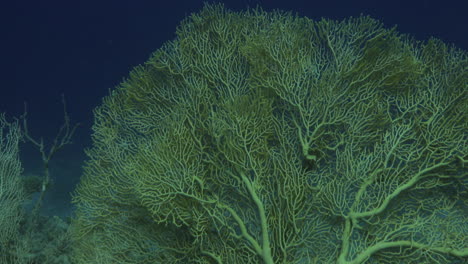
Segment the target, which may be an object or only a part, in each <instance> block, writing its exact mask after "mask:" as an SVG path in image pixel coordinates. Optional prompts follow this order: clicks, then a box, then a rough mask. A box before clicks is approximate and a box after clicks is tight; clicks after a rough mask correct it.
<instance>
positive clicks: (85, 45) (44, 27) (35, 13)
mask: <svg viewBox="0 0 468 264" xmlns="http://www.w3.org/2000/svg"><path fill="white" fill-rule="evenodd" d="M220 2H223V3H224V4H225V6H226V7H227V8H229V9H232V10H241V9H245V8H246V7H248V6H250V7H255V6H256V5H257V4H258V5H260V6H261V7H263V8H264V9H265V10H272V9H283V10H289V11H293V12H294V13H296V12H297V13H298V14H299V15H301V16H308V17H310V18H314V19H319V18H321V17H326V18H332V19H342V18H345V17H348V16H358V15H360V14H364V15H370V16H371V17H374V18H377V19H380V20H382V21H383V22H384V24H385V25H386V26H388V27H392V26H394V25H397V26H398V30H399V31H400V32H402V33H408V34H411V35H413V36H414V37H416V38H417V39H420V40H426V39H428V38H429V37H431V36H434V37H437V38H440V39H442V40H443V41H445V42H447V43H452V44H454V45H456V46H458V47H460V48H462V49H465V50H467V49H468V30H467V28H468V16H467V13H468V6H467V4H465V2H468V1H463V0H459V1H441V0H439V1H411V0H407V1H378V0H374V1H352V0H347V1H338V0H328V1H314V0H308V1H296V0H282V1H278V0H270V1H267V0H263V1H262V0H230V1H220ZM202 6H203V1H198V0H172V1H167V2H163V1H157V0H145V1H143V0H127V1H122V0H120V1H119V0H113V1H107V0H105V1H100V0H93V1H90V0H79V1H78V0H76V1H64V0H61V1H57V0H55V1H47V0H45V1H37V0H34V1H33V0H25V1H14V2H6V3H2V4H0V19H1V20H0V29H1V30H0V34H1V35H0V53H1V57H0V67H1V68H0V80H1V82H0V92H1V93H0V112H6V113H7V115H8V116H9V117H10V118H11V117H13V116H19V115H20V114H21V113H22V111H23V102H25V101H27V102H28V109H29V120H30V125H29V126H30V129H31V132H32V134H34V135H36V137H39V136H44V137H45V138H46V139H49V140H50V139H51V138H53V136H54V135H55V133H56V131H57V129H58V127H59V126H60V124H61V122H62V120H63V114H62V111H61V104H60V95H61V94H62V93H64V94H65V96H66V99H67V102H68V108H69V112H70V114H71V118H72V119H73V120H75V121H79V122H81V123H82V126H81V127H80V128H79V130H78V131H77V135H76V136H75V144H74V145H72V146H69V147H68V148H66V149H64V150H63V152H60V153H59V155H58V156H56V157H55V158H54V163H53V165H54V166H52V167H51V169H52V172H53V173H52V174H53V177H54V179H55V180H56V186H55V190H56V192H55V196H52V197H51V198H50V199H52V200H53V201H59V200H60V201H63V203H64V204H65V203H66V202H68V197H69V196H68V193H69V192H70V191H71V190H72V189H73V187H74V185H75V183H76V182H77V180H78V177H79V175H80V173H81V172H80V167H81V163H82V160H83V157H84V155H83V148H85V147H89V146H90V134H91V129H90V127H91V124H92V121H93V115H92V109H93V108H94V107H96V106H97V105H99V104H100V102H101V100H102V97H103V96H105V95H106V94H107V93H108V91H109V89H112V88H113V87H114V86H116V85H117V84H119V83H120V82H121V81H122V79H123V78H125V76H126V75H127V74H128V72H129V71H130V70H131V69H132V67H134V66H136V65H138V64H141V63H143V62H145V61H146V60H147V58H148V57H149V55H150V54H151V52H153V51H154V50H156V49H158V48H159V47H160V46H161V44H163V43H164V42H165V41H168V40H171V39H173V38H174V37H175V35H174V32H175V28H176V26H177V25H178V23H179V22H180V21H181V20H182V19H183V18H184V17H186V16H187V15H189V14H190V13H192V12H196V11H198V10H200V9H201V8H202ZM34 155H36V156H34ZM22 156H23V159H24V165H25V168H26V172H28V170H29V172H30V173H40V162H39V161H38V159H37V158H38V157H39V156H38V155H37V152H35V150H34V149H33V148H31V147H30V146H29V147H28V146H27V145H25V146H24V148H23V154H22ZM34 157H36V158H34Z"/></svg>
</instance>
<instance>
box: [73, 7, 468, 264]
mask: <svg viewBox="0 0 468 264" xmlns="http://www.w3.org/2000/svg"><path fill="white" fill-rule="evenodd" d="M466 69H467V56H466V52H465V51H461V50H457V49H455V48H449V47H447V46H446V45H445V44H443V43H442V42H440V41H438V40H434V39H432V40H429V41H428V42H426V43H418V42H416V41H413V40H412V39H410V38H409V37H407V36H403V35H400V34H398V33H397V32H396V31H395V30H393V29H392V30H388V29H385V28H383V26H382V25H381V24H380V23H379V22H378V21H376V20H373V19H371V18H368V17H358V18H350V19H347V20H344V21H341V22H337V21H332V20H327V19H323V20H321V21H312V20H310V19H308V18H303V17H297V16H293V15H291V14H289V13H283V12H279V11H276V12H270V13H268V12H264V11H262V10H259V9H256V10H248V11H245V12H238V13H235V12H230V11H227V10H225V9H224V8H223V7H222V6H221V5H207V6H206V7H205V8H204V9H203V10H202V11H201V12H200V13H197V14H193V15H191V16H190V17H189V18H187V19H186V20H184V21H183V22H182V24H181V25H180V26H179V28H178V29H177V38H176V39H175V40H173V41H170V42H167V43H166V44H165V45H164V46H163V47H162V48H161V49H159V50H158V51H156V52H155V53H154V54H153V55H152V56H151V58H150V59H149V60H148V62H146V63H145V64H144V65H142V66H138V67H136V68H135V69H134V70H133V71H132V72H131V73H130V77H129V78H128V79H127V80H126V81H124V82H123V83H122V84H121V85H120V86H119V87H118V88H117V89H115V90H114V91H113V92H112V93H111V94H110V95H109V96H107V97H106V98H105V99H104V102H103V104H102V106H100V107H99V108H97V109H96V111H95V117H96V122H95V125H94V134H93V147H92V148H91V149H90V150H89V151H88V156H89V160H88V161H87V163H86V166H85V171H84V176H83V178H82V180H81V183H80V184H79V187H78V189H77V191H76V193H75V196H74V202H75V204H76V205H77V213H76V218H75V219H74V222H73V236H74V239H75V245H74V246H75V248H74V260H75V262H76V263H86V264H88V263H227V264H230V263H242V264H244V263H267V264H272V263H429V262H431V263H458V262H461V261H462V260H466V258H467V256H468V241H467V239H466V238H467V237H468V227H467V225H466V223H467V222H468V221H467V220H468V219H467V215H466V212H467V187H466V185H467V181H468V180H467V170H466V166H467V165H466V160H467V156H468V155H467V146H468V144H467V135H466V131H468V130H467V120H468V118H467V112H468V111H467V110H468V109H467V106H468V102H467V70H466ZM457 261H458V262H457Z"/></svg>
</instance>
